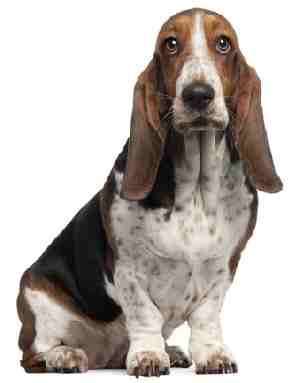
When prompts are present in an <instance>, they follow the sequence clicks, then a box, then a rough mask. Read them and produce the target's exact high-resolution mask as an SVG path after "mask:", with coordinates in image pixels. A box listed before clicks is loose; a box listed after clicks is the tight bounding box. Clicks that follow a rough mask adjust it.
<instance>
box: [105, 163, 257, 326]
mask: <svg viewBox="0 0 300 383" xmlns="http://www.w3.org/2000/svg"><path fill="white" fill-rule="evenodd" d="M121 178H122V176H121V175H120V174H118V175H117V181H118V182H117V183H119V185H120V181H121ZM244 181H245V177H244V175H243V173H242V172H241V170H240V168H239V169H234V170H233V171H232V173H231V174H228V175H227V177H226V179H225V178H224V179H223V180H222V185H221V187H220V190H219V193H218V198H217V200H216V202H215V204H214V205H213V208H212V209H209V211H207V210H206V209H205V207H204V204H203V193H201V192H200V189H199V190H198V192H197V191H196V192H195V193H194V194H193V198H190V199H186V201H185V202H184V203H181V205H180V208H177V209H176V208H174V209H173V210H172V211H171V212H170V211H168V210H167V209H164V208H161V209H145V208H144V207H142V206H141V205H140V204H139V203H138V202H130V201H126V200H123V199H121V198H120V196H119V194H117V195H116V196H115V199H114V202H113V205H112V211H111V219H112V228H113V232H114V236H115V242H116V245H117V247H118V253H119V258H120V263H121V264H122V260H126V261H124V265H125V264H126V263H127V262H129V263H130V268H132V264H134V269H135V272H136V275H138V276H139V278H140V279H142V280H143V281H144V283H145V284H146V285H147V289H148V290H149V292H150V295H151V297H152V299H153V300H154V301H155V303H156V305H157V306H158V307H160V309H161V311H162V312H163V313H164V315H165V317H166V318H168V320H170V318H171V320H172V321H174V322H176V323H177V321H178V322H180V321H181V320H184V317H185V316H186V315H187V314H188V312H190V311H191V310H192V309H193V307H196V306H197V305H199V302H200V301H201V299H202V300H203V298H205V296H206V295H207V294H208V293H211V292H212V291H213V290H216V287H217V285H218V291H217V290H216V291H213V292H212V294H213V296H214V297H215V299H218V298H219V297H220V296H221V295H222V291H220V289H221V290H222V287H221V285H222V284H223V283H227V282H228V281H229V280H230V272H229V259H230V257H231V256H232V254H233V252H234V249H235V248H236V246H237V245H238V242H239V241H240V239H241V238H242V237H243V236H244V235H245V232H246V230H247V226H248V222H249V219H250V205H251V201H252V195H251V194H250V193H249V191H248V188H247V187H246V185H245V182H244ZM206 186H207V189H208V185H206ZM125 267H126V266H125ZM227 284H228V283H227ZM175 326H176V324H175Z"/></svg>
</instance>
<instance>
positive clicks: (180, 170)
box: [174, 130, 230, 215]
mask: <svg viewBox="0 0 300 383" xmlns="http://www.w3.org/2000/svg"><path fill="white" fill-rule="evenodd" d="M174 162H175V167H174V169H175V208H177V209H181V208H183V207H184V206H185V205H186V204H187V203H189V202H190V201H194V203H196V204H198V205H199V204H201V205H202V207H203V210H204V211H205V212H206V213H207V214H208V215H210V214H212V215H213V214H214V212H215V211H216V208H217V203H218V199H219V192H220V187H221V182H222V177H224V174H225V172H226V170H227V169H228V166H229V163H230V158H229V151H228V148H227V144H226V138H225V134H223V133H218V132H217V131H215V130H207V131H201V132H193V133H191V134H189V135H185V136H184V137H183V143H182V145H181V153H180V155H177V156H176V157H175V158H174Z"/></svg>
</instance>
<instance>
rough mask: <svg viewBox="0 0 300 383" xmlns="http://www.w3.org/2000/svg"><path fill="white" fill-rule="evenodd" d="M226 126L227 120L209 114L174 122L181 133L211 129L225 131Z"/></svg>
mask: <svg viewBox="0 0 300 383" xmlns="http://www.w3.org/2000/svg"><path fill="white" fill-rule="evenodd" d="M226 127H227V123H226V122H225V121H223V120H219V119H217V118H213V117H207V116H197V117H196V118H194V119H193V120H190V121H178V122H175V124H174V128H175V129H176V130H177V131H178V132H181V133H188V132H198V131H207V130H211V129H215V130H218V131H224V130H225V129H226Z"/></svg>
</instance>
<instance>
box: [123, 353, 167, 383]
mask: <svg viewBox="0 0 300 383" xmlns="http://www.w3.org/2000/svg"><path fill="white" fill-rule="evenodd" d="M127 372H128V374H129V375H134V376H136V377H137V378H138V377H139V376H149V377H150V376H157V377H158V376H161V375H168V374H169V373H170V359H169V356H168V354H167V353H165V352H153V351H144V352H137V353H134V354H133V355H132V356H130V357H129V358H128V359H127Z"/></svg>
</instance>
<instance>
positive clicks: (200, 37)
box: [192, 13, 209, 62]
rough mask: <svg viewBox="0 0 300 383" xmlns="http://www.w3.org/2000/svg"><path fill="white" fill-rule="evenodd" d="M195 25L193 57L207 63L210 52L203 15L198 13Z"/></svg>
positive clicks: (194, 21) (195, 17)
mask: <svg viewBox="0 0 300 383" xmlns="http://www.w3.org/2000/svg"><path fill="white" fill-rule="evenodd" d="M193 24H194V25H193V35H192V55H193V57H197V58H199V59H201V60H203V62H206V61H208V60H209V52H208V48H207V41H206V36H205V31H204V19H203V15H202V14H201V13H196V15H195V16H194V20H193Z"/></svg>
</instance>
